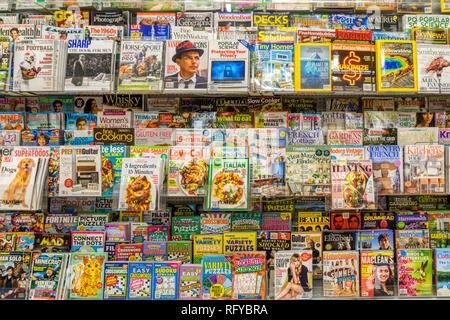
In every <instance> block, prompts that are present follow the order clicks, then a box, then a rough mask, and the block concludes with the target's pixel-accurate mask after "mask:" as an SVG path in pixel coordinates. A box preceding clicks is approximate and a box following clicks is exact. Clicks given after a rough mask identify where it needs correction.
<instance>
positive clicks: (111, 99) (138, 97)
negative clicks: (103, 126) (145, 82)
mask: <svg viewBox="0 0 450 320" xmlns="http://www.w3.org/2000/svg"><path fill="white" fill-rule="evenodd" d="M102 106H103V110H104V111H110V110H122V111H124V110H125V111H142V110H144V96H143V95H142V94H104V95H103V101H102Z"/></svg>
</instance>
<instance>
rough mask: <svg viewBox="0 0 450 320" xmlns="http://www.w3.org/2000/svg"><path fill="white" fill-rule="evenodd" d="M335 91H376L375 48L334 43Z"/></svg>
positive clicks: (333, 70) (333, 74) (332, 45)
mask: <svg viewBox="0 0 450 320" xmlns="http://www.w3.org/2000/svg"><path fill="white" fill-rule="evenodd" d="M331 79H332V84H331V85H332V90H333V91H363V92H367V91H375V46H374V45H371V44H362V43H361V44H351V43H332V44H331Z"/></svg>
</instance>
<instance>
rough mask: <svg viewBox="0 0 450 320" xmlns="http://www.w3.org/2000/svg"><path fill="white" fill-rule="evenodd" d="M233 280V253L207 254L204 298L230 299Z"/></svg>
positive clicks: (203, 264) (204, 274)
mask: <svg viewBox="0 0 450 320" xmlns="http://www.w3.org/2000/svg"><path fill="white" fill-rule="evenodd" d="M232 281H233V278H232V255H205V256H204V257H203V259H202V284H203V285H202V299H203V300H230V299H231V297H232V294H231V293H232Z"/></svg>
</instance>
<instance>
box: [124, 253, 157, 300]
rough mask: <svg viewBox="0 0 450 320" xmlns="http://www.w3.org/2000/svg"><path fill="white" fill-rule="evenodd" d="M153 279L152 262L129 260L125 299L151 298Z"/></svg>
mask: <svg viewBox="0 0 450 320" xmlns="http://www.w3.org/2000/svg"><path fill="white" fill-rule="evenodd" d="M153 281H154V278H153V263H148V262H130V263H129V265H128V279H127V283H128V287H127V300H151V299H152V286H153Z"/></svg>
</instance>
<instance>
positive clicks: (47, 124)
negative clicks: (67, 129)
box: [25, 112, 63, 130]
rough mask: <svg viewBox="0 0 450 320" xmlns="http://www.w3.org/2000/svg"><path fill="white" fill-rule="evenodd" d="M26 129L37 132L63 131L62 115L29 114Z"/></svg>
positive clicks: (51, 113)
mask: <svg viewBox="0 0 450 320" xmlns="http://www.w3.org/2000/svg"><path fill="white" fill-rule="evenodd" d="M26 119H27V121H26V124H25V129H30V130H32V129H35V130H56V129H62V121H61V120H62V119H63V118H62V114H61V113H59V112H58V113H57V112H50V113H40V112H38V113H27V114H26Z"/></svg>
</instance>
